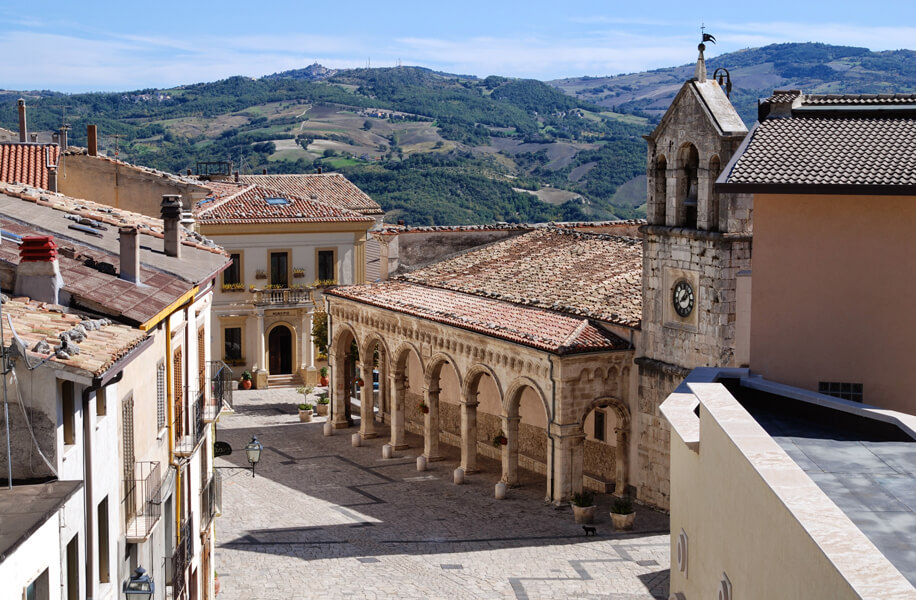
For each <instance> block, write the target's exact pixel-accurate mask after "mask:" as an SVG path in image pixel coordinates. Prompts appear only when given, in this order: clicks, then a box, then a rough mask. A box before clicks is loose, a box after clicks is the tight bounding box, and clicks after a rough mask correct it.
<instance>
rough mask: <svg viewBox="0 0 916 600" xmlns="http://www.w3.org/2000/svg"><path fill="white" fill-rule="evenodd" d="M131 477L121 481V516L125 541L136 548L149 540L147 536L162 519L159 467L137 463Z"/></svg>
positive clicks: (150, 463)
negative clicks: (122, 490)
mask: <svg viewBox="0 0 916 600" xmlns="http://www.w3.org/2000/svg"><path fill="white" fill-rule="evenodd" d="M131 475H132V477H130V478H128V479H125V480H124V498H123V499H122V500H121V514H123V515H124V518H125V523H126V527H125V531H126V533H125V535H126V537H127V541H128V542H129V543H131V544H139V543H142V542H145V541H147V540H148V539H149V536H150V532H151V531H152V530H153V527H155V526H156V523H157V522H158V521H159V519H160V517H161V516H162V504H161V499H160V497H159V490H160V488H161V486H162V478H161V476H160V472H159V463H158V462H138V463H136V464H135V465H134V471H133V473H132V474H131Z"/></svg>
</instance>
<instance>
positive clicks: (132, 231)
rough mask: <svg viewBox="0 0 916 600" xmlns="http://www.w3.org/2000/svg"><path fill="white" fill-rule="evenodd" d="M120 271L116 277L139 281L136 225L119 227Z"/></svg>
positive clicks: (138, 248) (138, 235)
mask: <svg viewBox="0 0 916 600" xmlns="http://www.w3.org/2000/svg"><path fill="white" fill-rule="evenodd" d="M118 232H119V233H120V234H121V236H120V241H121V271H120V273H118V277H119V278H120V279H123V280H124V281H129V282H130V283H140V232H139V231H138V230H137V228H136V227H121V228H120V229H119V230H118Z"/></svg>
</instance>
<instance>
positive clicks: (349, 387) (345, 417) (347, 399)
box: [329, 324, 359, 429]
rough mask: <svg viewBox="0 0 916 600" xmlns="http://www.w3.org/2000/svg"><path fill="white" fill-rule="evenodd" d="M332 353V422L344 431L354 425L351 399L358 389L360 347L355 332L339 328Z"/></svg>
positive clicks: (345, 327) (335, 335)
mask: <svg viewBox="0 0 916 600" xmlns="http://www.w3.org/2000/svg"><path fill="white" fill-rule="evenodd" d="M335 325H336V324H335ZM330 352H331V355H330V357H329V358H330V359H331V377H332V381H331V401H332V403H331V422H332V423H333V424H334V427H335V428H336V429H342V428H344V427H351V426H352V425H353V424H354V420H353V415H352V414H351V413H352V406H351V398H352V396H353V393H354V389H355V387H356V379H357V374H356V364H357V362H358V360H359V346H358V344H357V340H356V334H355V333H354V332H353V330H352V329H350V328H349V327H347V326H343V325H341V326H339V327H337V330H336V331H335V333H334V341H333V342H332V344H331V348H330Z"/></svg>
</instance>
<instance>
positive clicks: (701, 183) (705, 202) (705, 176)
mask: <svg viewBox="0 0 916 600" xmlns="http://www.w3.org/2000/svg"><path fill="white" fill-rule="evenodd" d="M710 183H711V182H710V181H709V169H704V168H703V167H700V168H698V169H697V229H705V230H710V229H715V227H716V225H717V223H715V222H714V220H713V212H714V211H713V210H712V209H713V207H712V205H711V204H710V202H711V201H712V186H711V185H710Z"/></svg>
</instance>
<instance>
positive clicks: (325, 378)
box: [318, 367, 328, 385]
mask: <svg viewBox="0 0 916 600" xmlns="http://www.w3.org/2000/svg"><path fill="white" fill-rule="evenodd" d="M318 373H319V374H320V375H321V379H320V380H319V383H320V384H321V385H327V384H328V368H327V367H321V368H320V369H319V370H318Z"/></svg>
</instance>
